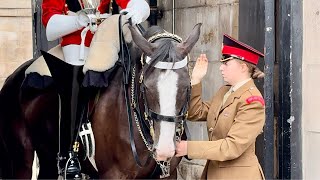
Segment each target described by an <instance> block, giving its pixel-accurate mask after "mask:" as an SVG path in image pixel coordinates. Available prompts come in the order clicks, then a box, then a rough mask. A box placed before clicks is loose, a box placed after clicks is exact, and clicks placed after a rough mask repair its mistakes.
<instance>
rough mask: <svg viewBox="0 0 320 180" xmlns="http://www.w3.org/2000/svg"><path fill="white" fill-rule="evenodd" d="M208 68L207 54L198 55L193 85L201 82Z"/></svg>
mask: <svg viewBox="0 0 320 180" xmlns="http://www.w3.org/2000/svg"><path fill="white" fill-rule="evenodd" d="M207 69H208V59H207V56H206V55H205V54H201V55H200V57H198V59H197V61H196V64H195V66H194V68H193V71H192V75H191V85H195V84H198V83H200V82H201V80H202V79H203V77H204V76H205V75H206V73H207Z"/></svg>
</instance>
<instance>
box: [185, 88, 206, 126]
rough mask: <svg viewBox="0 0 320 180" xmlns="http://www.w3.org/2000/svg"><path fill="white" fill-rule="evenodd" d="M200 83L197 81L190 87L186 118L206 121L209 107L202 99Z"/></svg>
mask: <svg viewBox="0 0 320 180" xmlns="http://www.w3.org/2000/svg"><path fill="white" fill-rule="evenodd" d="M201 94H202V84H201V83H198V84H195V85H193V86H192V88H191V97H190V103H189V109H188V120H191V121H206V120H207V115H208V111H209V107H210V103H209V102H203V101H202V97H201V96H202V95H201Z"/></svg>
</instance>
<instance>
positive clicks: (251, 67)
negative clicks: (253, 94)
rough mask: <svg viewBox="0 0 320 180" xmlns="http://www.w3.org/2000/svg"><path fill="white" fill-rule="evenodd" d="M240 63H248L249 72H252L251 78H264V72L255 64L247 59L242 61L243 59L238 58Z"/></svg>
mask: <svg viewBox="0 0 320 180" xmlns="http://www.w3.org/2000/svg"><path fill="white" fill-rule="evenodd" d="M238 61H239V62H240V63H243V64H245V65H247V67H248V69H249V73H250V74H251V78H252V79H257V78H259V79H260V78H264V75H265V74H264V73H263V72H262V71H261V70H260V69H259V68H258V67H257V66H256V65H254V64H251V63H249V62H246V61H242V60H238Z"/></svg>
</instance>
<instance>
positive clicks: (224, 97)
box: [222, 87, 233, 105]
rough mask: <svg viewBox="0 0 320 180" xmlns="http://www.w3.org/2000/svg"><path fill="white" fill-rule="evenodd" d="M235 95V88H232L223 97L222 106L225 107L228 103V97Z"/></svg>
mask: <svg viewBox="0 0 320 180" xmlns="http://www.w3.org/2000/svg"><path fill="white" fill-rule="evenodd" d="M231 93H233V88H232V87H231V88H230V89H229V91H228V92H227V93H226V94H225V95H224V96H223V100H222V105H224V103H225V102H226V101H227V99H228V97H229V96H230V94H231Z"/></svg>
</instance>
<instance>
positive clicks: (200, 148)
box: [187, 101, 265, 161]
mask: <svg viewBox="0 0 320 180" xmlns="http://www.w3.org/2000/svg"><path fill="white" fill-rule="evenodd" d="M264 122H265V108H264V106H263V105H262V103H260V102H259V101H253V102H251V103H250V104H247V103H245V102H243V105H242V106H240V108H239V110H238V112H237V115H236V117H235V119H234V122H233V124H232V127H231V129H230V130H229V132H228V135H227V137H226V138H225V139H220V140H217V141H188V143H187V148H188V149H187V151H188V157H189V158H192V159H209V160H216V161H226V160H232V159H235V158H238V157H239V156H240V155H241V154H243V152H244V151H246V149H247V148H248V147H249V146H250V145H252V143H254V142H255V140H256V138H257V136H258V135H259V134H260V133H261V131H262V128H263V125H264Z"/></svg>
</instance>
